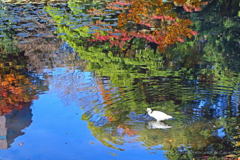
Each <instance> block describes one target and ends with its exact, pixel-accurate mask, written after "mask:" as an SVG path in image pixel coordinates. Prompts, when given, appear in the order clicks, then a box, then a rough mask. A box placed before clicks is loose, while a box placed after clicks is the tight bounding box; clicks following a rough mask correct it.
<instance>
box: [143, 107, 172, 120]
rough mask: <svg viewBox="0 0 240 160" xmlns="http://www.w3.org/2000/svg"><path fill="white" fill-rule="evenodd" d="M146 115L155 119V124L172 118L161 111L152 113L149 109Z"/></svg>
mask: <svg viewBox="0 0 240 160" xmlns="http://www.w3.org/2000/svg"><path fill="white" fill-rule="evenodd" d="M147 113H148V115H149V116H151V117H153V118H155V119H156V120H157V122H159V121H163V120H167V119H171V118H173V117H172V116H170V115H167V114H166V113H163V112H161V111H152V109H151V108H147Z"/></svg>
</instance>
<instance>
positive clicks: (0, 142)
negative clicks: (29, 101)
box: [0, 106, 32, 149]
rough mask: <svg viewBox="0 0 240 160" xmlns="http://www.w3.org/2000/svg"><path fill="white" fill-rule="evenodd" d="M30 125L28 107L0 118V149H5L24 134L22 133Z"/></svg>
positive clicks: (30, 118) (30, 115) (30, 119)
mask: <svg viewBox="0 0 240 160" xmlns="http://www.w3.org/2000/svg"><path fill="white" fill-rule="evenodd" d="M31 123H32V112H31V109H30V108H29V106H26V107H24V108H23V109H21V110H15V111H13V112H11V113H9V114H6V115H2V116H0V149H7V148H9V147H10V145H11V144H12V143H13V142H14V139H15V138H17V137H18V136H21V135H23V134H24V132H23V131H22V130H23V129H25V128H26V127H28V126H29V125H30V124H31Z"/></svg>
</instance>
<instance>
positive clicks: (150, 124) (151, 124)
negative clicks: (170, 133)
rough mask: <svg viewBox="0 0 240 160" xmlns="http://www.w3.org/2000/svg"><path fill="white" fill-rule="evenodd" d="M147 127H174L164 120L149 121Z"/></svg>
mask: <svg viewBox="0 0 240 160" xmlns="http://www.w3.org/2000/svg"><path fill="white" fill-rule="evenodd" d="M147 128H148V129H169V128H172V126H169V125H167V124H165V123H163V122H158V121H149V122H148V123H147Z"/></svg>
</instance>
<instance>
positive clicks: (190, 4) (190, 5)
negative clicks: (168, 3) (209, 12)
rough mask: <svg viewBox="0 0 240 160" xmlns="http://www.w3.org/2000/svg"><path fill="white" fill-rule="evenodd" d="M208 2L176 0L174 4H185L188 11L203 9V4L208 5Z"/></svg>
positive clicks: (184, 7)
mask: <svg viewBox="0 0 240 160" xmlns="http://www.w3.org/2000/svg"><path fill="white" fill-rule="evenodd" d="M207 4H208V2H201V0H191V1H189V0H174V5H176V6H183V9H184V10H185V11H186V12H194V11H195V12H196V11H201V10H202V6H203V5H207Z"/></svg>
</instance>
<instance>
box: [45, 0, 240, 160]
mask: <svg viewBox="0 0 240 160" xmlns="http://www.w3.org/2000/svg"><path fill="white" fill-rule="evenodd" d="M87 3H88V4H89V2H87ZM80 4H81V5H80ZM92 5H93V6H94V5H95V4H92ZM224 6H228V7H230V8H231V10H232V12H231V13H228V12H226V10H227V9H228V7H224ZM236 6H237V5H235V4H234V3H228V2H227V1H219V2H217V1H213V2H212V3H211V4H209V5H208V6H206V8H205V10H204V11H203V12H200V13H195V14H187V15H185V16H186V17H189V18H190V19H191V20H192V21H193V24H194V26H193V27H195V28H196V29H197V31H198V32H199V35H198V36H197V37H196V38H195V39H194V40H188V41H187V42H185V43H182V44H175V45H174V46H173V47H170V48H168V49H166V50H165V52H164V53H156V51H154V50H153V49H152V48H151V47H150V46H145V49H139V48H141V47H139V46H138V45H140V46H141V45H142V43H134V44H133V45H132V47H131V51H130V52H132V53H134V54H130V55H128V56H123V55H122V54H121V49H120V50H119V49H116V48H111V47H110V46H109V45H108V44H106V43H97V44H95V45H94V46H92V45H91V42H89V41H88V40H87V39H88V38H89V37H91V34H90V33H89V32H91V30H90V24H91V19H90V17H91V16H90V15H87V14H86V12H85V10H86V9H83V10H80V9H79V8H84V7H83V5H82V3H74V2H73V1H70V2H69V6H68V7H69V9H70V11H67V10H65V11H63V10H62V9H60V8H57V7H50V6H48V7H46V10H47V11H48V13H49V14H50V15H51V17H52V18H53V20H54V21H55V22H56V24H57V27H58V28H57V33H59V34H63V35H61V36H59V37H61V38H62V39H63V40H64V41H66V42H67V43H68V44H69V45H70V46H71V47H72V48H74V50H75V51H76V52H78V53H79V55H80V57H81V59H82V60H85V61H87V63H86V66H85V69H86V70H88V71H93V72H94V73H95V74H96V76H97V77H105V78H99V79H100V80H99V82H98V87H99V90H100V93H101V95H102V97H103V99H104V104H98V105H96V107H95V110H97V111H98V112H103V113H104V114H103V116H104V117H106V118H107V120H108V122H107V123H106V124H103V125H101V126H98V125H95V123H93V122H92V121H94V119H91V113H88V114H90V115H87V114H85V115H84V116H83V119H85V120H87V121H88V122H89V129H90V130H91V131H92V132H93V134H94V135H95V136H96V137H97V138H98V139H99V140H100V141H101V142H102V143H103V144H105V145H107V146H109V147H112V148H115V149H120V150H123V148H124V146H123V144H124V143H128V141H129V139H130V138H131V137H134V139H135V141H140V142H141V143H142V144H143V145H144V146H146V147H153V146H159V145H162V148H163V149H165V150H167V151H168V152H167V153H166V154H167V156H168V158H169V159H192V158H193V157H198V158H199V157H204V156H207V157H211V158H212V159H214V158H216V159H217V158H219V157H224V156H225V155H227V154H231V153H234V154H237V153H238V149H239V148H238V146H239V142H238V141H239V133H238V132H239V126H238V125H237V121H239V120H238V118H237V117H236V116H237V115H238V113H237V112H238V111H237V110H235V111H234V107H236V105H237V107H238V104H239V103H238V102H237V104H233V102H232V101H233V99H235V98H238V97H239V70H238V69H239V61H238V60H239V57H238V54H237V51H238V50H239V19H236V17H235V16H236V13H237V12H238V11H239V10H238V9H236V8H237V7H236ZM76 8H78V9H77V10H76ZM213 10H214V12H212V11H213ZM82 13H84V15H82ZM178 14H183V13H182V12H179V13H178ZM223 15H224V16H225V17H223V18H222V16H223ZM84 16H86V17H87V18H89V19H90V20H89V21H90V22H89V21H87V22H85V23H84V22H79V21H77V20H74V21H72V20H71V19H73V18H75V19H77V18H83V17H84ZM83 19H84V18H83ZM75 27H76V28H75ZM106 77H107V78H106ZM105 79H107V82H106V80H105ZM105 82H106V83H105ZM222 101H224V102H222ZM201 103H204V104H203V105H201ZM218 103H221V104H220V106H219V107H218V109H220V110H222V112H224V113H218V112H217V111H216V109H215V108H214V106H216V105H217V104H218ZM99 105H104V106H105V107H104V109H97V108H98V106H99ZM147 107H151V108H154V109H157V110H161V111H164V112H166V113H168V114H173V116H174V117H175V119H174V120H170V121H168V122H166V123H167V124H168V125H169V126H172V128H170V129H167V130H150V129H147V127H146V121H145V119H144V116H143V115H142V116H141V113H144V112H145V109H146V108H147ZM197 109H198V110H197ZM196 110H197V111H196ZM132 112H134V113H136V115H135V118H131V117H129V115H131V113H132ZM93 113H94V112H93ZM93 113H92V114H93ZM138 115H140V116H139V117H140V118H139V119H137V118H136V116H138ZM220 117H221V118H220ZM221 134H222V137H221Z"/></svg>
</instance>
